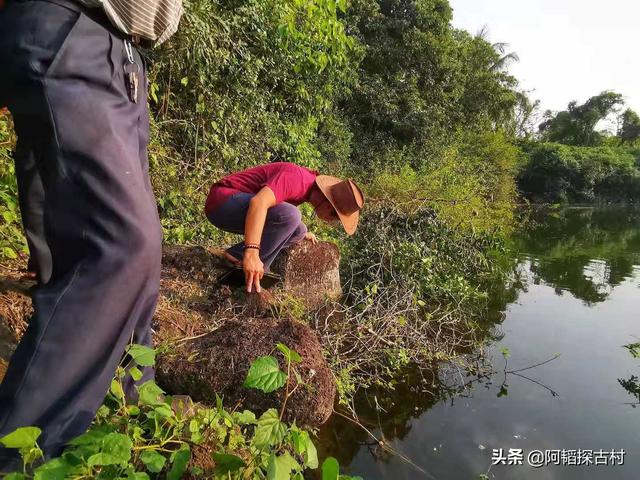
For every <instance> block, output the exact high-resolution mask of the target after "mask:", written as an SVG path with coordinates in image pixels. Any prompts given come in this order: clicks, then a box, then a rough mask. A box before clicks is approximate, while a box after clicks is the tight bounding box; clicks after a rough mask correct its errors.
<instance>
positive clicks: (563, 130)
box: [540, 92, 623, 147]
mask: <svg viewBox="0 0 640 480" xmlns="http://www.w3.org/2000/svg"><path fill="white" fill-rule="evenodd" d="M622 103H623V100H622V95H620V94H619V93H615V92H602V93H601V94H600V95H596V96H595V97H591V98H590V99H589V100H587V101H586V102H585V103H584V104H583V105H578V104H577V102H575V101H574V102H571V103H569V106H568V108H567V110H563V111H561V112H558V113H555V114H553V113H551V112H547V117H548V118H547V120H546V121H544V122H543V123H542V124H541V125H540V132H541V134H542V139H543V140H545V141H548V142H558V143H565V144H567V145H581V146H584V147H588V146H593V145H599V144H601V143H602V141H603V135H602V134H601V133H599V132H597V131H596V125H597V124H598V122H600V121H601V120H604V119H605V118H606V117H607V116H608V115H609V114H610V113H612V112H613V111H614V109H615V107H616V106H619V105H621V104H622Z"/></svg>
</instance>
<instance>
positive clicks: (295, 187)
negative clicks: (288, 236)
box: [204, 162, 318, 214]
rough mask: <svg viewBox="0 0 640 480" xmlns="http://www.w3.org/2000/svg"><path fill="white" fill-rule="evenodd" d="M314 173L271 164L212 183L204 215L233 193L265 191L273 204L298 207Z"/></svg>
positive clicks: (282, 164)
mask: <svg viewBox="0 0 640 480" xmlns="http://www.w3.org/2000/svg"><path fill="white" fill-rule="evenodd" d="M317 176H318V172H316V171H314V170H310V169H308V168H305V167H301V166H299V165H296V164H295V163H288V162H275V163H268V164H266V165H259V166H257V167H253V168H249V169H248V170H243V171H241V172H237V173H233V174H231V175H228V176H226V177H224V178H223V179H222V180H220V181H218V182H216V183H214V184H213V186H212V187H211V190H210V191H209V196H208V197H207V202H206V204H205V207H204V210H205V212H206V213H207V214H209V213H210V212H212V211H213V210H215V209H216V208H217V207H219V206H220V205H222V204H223V203H224V202H226V201H227V199H228V198H229V197H230V196H231V195H233V194H234V193H238V192H244V193H254V194H255V193H258V192H259V191H260V190H261V189H262V187H269V188H270V189H271V190H272V191H273V194H274V195H275V197H276V203H281V202H287V203H291V204H293V205H300V204H301V203H304V202H306V201H308V200H309V195H310V193H311V187H313V184H314V183H315V181H316V177H317Z"/></svg>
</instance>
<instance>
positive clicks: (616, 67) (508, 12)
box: [449, 0, 640, 113]
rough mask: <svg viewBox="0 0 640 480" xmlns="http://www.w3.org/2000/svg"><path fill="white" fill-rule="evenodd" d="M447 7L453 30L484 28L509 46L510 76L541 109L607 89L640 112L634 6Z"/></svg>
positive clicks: (583, 0)
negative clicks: (514, 58) (515, 59)
mask: <svg viewBox="0 0 640 480" xmlns="http://www.w3.org/2000/svg"><path fill="white" fill-rule="evenodd" d="M449 2H450V4H451V6H452V8H453V10H454V11H453V25H454V26H455V27H457V28H463V29H465V30H468V31H469V32H471V33H474V34H475V33H477V32H478V31H479V30H480V29H481V28H482V27H483V26H486V27H487V28H488V31H489V41H491V42H492V43H495V42H505V43H508V44H509V47H508V50H507V51H513V52H515V53H516V54H517V55H518V57H519V58H520V61H519V62H517V63H514V64H512V66H511V67H510V68H509V71H510V72H511V73H512V74H513V75H514V76H515V77H516V78H517V79H518V80H519V81H520V84H521V87H522V88H524V89H526V90H534V91H533V92H531V94H530V95H531V97H532V98H533V99H539V100H540V101H541V107H542V110H543V111H544V110H546V109H551V110H556V111H557V110H565V109H566V108H567V104H568V103H569V102H570V101H571V100H577V101H578V103H583V102H584V101H586V100H587V99H588V98H589V97H592V96H594V95H597V94H599V93H600V92H602V91H604V90H613V91H615V92H618V93H621V94H622V95H624V97H625V100H626V104H627V106H628V107H630V108H632V109H633V110H635V111H636V112H638V113H640V55H638V52H637V49H638V46H639V45H638V44H639V40H640V36H639V33H640V1H638V0H606V1H602V0H598V1H595V0H449Z"/></svg>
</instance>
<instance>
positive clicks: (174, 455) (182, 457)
mask: <svg viewBox="0 0 640 480" xmlns="http://www.w3.org/2000/svg"><path fill="white" fill-rule="evenodd" d="M276 348H277V349H278V351H279V352H281V353H282V355H283V358H284V359H285V361H286V363H287V371H288V372H289V373H290V372H295V367H294V366H292V364H293V363H298V362H300V361H301V360H302V359H301V357H300V355H299V354H298V353H297V352H295V351H294V350H291V349H289V348H288V347H287V346H286V345H283V344H278V345H277V347H276ZM155 354H156V352H155V351H154V350H153V349H151V348H149V347H146V346H143V345H131V346H129V348H128V349H127V357H126V358H127V359H128V360H127V361H126V362H125V363H123V364H122V365H120V366H119V367H118V369H117V372H116V375H115V377H114V379H113V381H112V383H111V387H110V389H109V392H108V394H107V397H106V398H105V402H104V404H103V405H102V406H101V407H100V409H99V410H98V413H97V415H96V419H95V421H94V423H93V425H92V426H91V427H90V428H89V429H88V430H87V432H86V433H84V434H83V435H81V436H79V437H77V438H74V439H73V440H71V441H70V442H69V444H68V445H67V447H66V448H65V449H64V451H63V453H62V455H61V456H60V457H57V458H53V459H50V460H48V461H46V462H45V463H42V464H41V465H39V466H37V467H35V468H34V465H35V463H34V462H36V461H39V460H41V459H42V455H43V453H42V451H41V449H40V448H39V446H38V443H37V440H38V438H39V436H40V434H41V431H40V429H38V428H36V427H24V428H20V429H18V430H16V431H14V432H12V433H10V434H9V435H6V436H5V437H2V438H0V443H1V444H2V445H3V446H5V447H7V448H15V449H17V450H18V452H19V453H20V455H21V457H22V459H23V462H24V465H25V467H24V470H23V471H22V472H11V473H10V472H4V473H6V476H5V477H4V478H8V479H12V480H28V479H36V480H48V479H51V480H53V479H66V478H78V479H79V478H100V479H114V480H115V479H127V480H148V479H150V478H167V479H168V480H177V479H180V478H182V477H183V476H184V475H186V474H189V475H191V476H192V477H198V476H202V475H206V476H208V478H214V479H220V480H222V479H226V480H229V479H231V480H236V479H237V480H240V479H243V480H245V479H256V480H257V479H265V478H266V479H268V480H285V479H290V478H293V479H297V480H302V479H303V478H304V477H303V472H304V471H305V470H306V469H315V468H318V466H319V462H318V454H317V450H316V447H315V445H314V444H313V441H312V440H311V435H310V434H309V432H307V431H306V430H303V429H301V428H299V427H297V426H296V425H295V424H293V425H287V424H286V423H284V422H282V420H281V417H282V413H278V411H277V410H275V409H269V410H267V411H266V412H264V413H263V414H262V415H260V417H256V415H255V414H254V413H252V412H250V411H248V410H244V411H228V410H225V409H224V408H223V405H222V399H221V398H219V397H216V406H215V407H214V408H207V407H203V406H200V405H197V404H195V405H185V404H180V403H179V402H178V401H177V400H178V399H177V398H176V397H173V398H172V397H170V396H168V395H165V393H164V392H163V391H162V389H161V388H160V387H159V386H158V385H156V384H155V382H153V381H147V382H144V383H142V384H139V385H136V387H135V389H136V391H137V394H138V399H137V402H135V403H133V404H132V403H131V402H130V401H128V399H127V398H126V394H125V385H126V384H127V383H128V382H130V381H131V380H133V381H139V380H140V379H141V378H142V370H143V369H144V368H145V367H151V366H153V364H154V361H155ZM285 384H288V374H286V373H285V372H283V371H281V370H280V369H279V367H278V363H277V361H276V360H275V358H274V357H270V356H268V357H262V358H258V359H256V360H255V361H254V362H253V363H252V365H251V368H250V371H249V373H248V375H247V379H246V382H245V385H247V386H248V387H251V388H258V389H260V390H262V391H265V392H272V391H274V390H275V389H277V388H282V387H283V386H284V385H285ZM291 393H293V391H292V392H290V393H288V394H287V395H290V394H291ZM196 451H197V452H199V453H200V454H202V452H205V454H206V455H207V456H208V457H209V458H210V460H211V461H212V463H213V467H212V468H211V467H210V466H209V467H208V468H209V470H208V471H205V467H206V465H200V464H199V463H198V462H197V461H195V458H194V452H196ZM326 465H329V466H326ZM325 470H326V471H327V472H328V473H326V475H328V476H325ZM322 471H323V478H336V479H338V478H339V479H349V478H351V477H347V476H336V475H337V474H336V475H334V472H335V471H336V470H335V466H334V464H333V462H329V463H327V462H325V464H324V465H323V467H322Z"/></svg>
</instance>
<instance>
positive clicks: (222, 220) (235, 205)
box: [207, 193, 307, 272]
mask: <svg viewBox="0 0 640 480" xmlns="http://www.w3.org/2000/svg"><path fill="white" fill-rule="evenodd" d="M253 197H254V195H253V194H251V193H236V194H234V195H232V196H231V197H229V198H228V199H227V201H226V202H225V203H223V204H222V205H220V206H219V207H218V208H216V209H215V210H213V211H212V212H211V213H209V215H208V216H207V217H208V218H209V221H210V222H211V223H213V224H214V225H215V226H216V227H218V228H219V229H221V230H224V231H225V232H231V233H239V234H243V233H244V223H245V219H246V218H247V211H248V210H249V201H250V200H251V199H252V198H253ZM306 233H307V227H306V226H305V224H304V223H302V214H301V213H300V210H298V207H296V206H295V205H292V204H290V203H286V202H283V203H279V204H277V205H275V206H273V207H271V208H270V209H269V210H268V211H267V218H266V221H265V222H264V229H263V230H262V239H261V240H260V260H262V263H263V264H264V269H265V272H267V271H269V267H270V266H271V264H272V263H273V261H274V260H275V258H276V257H277V256H278V253H280V251H281V250H282V249H283V248H286V247H289V246H291V245H294V244H296V243H298V242H300V241H301V240H302V239H303V238H304V236H305V234H306ZM243 246H244V242H239V243H236V244H235V245H233V246H231V247H229V248H228V249H227V252H228V253H230V254H231V255H233V256H234V257H235V258H237V259H238V260H242V256H243V253H244V252H243Z"/></svg>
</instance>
